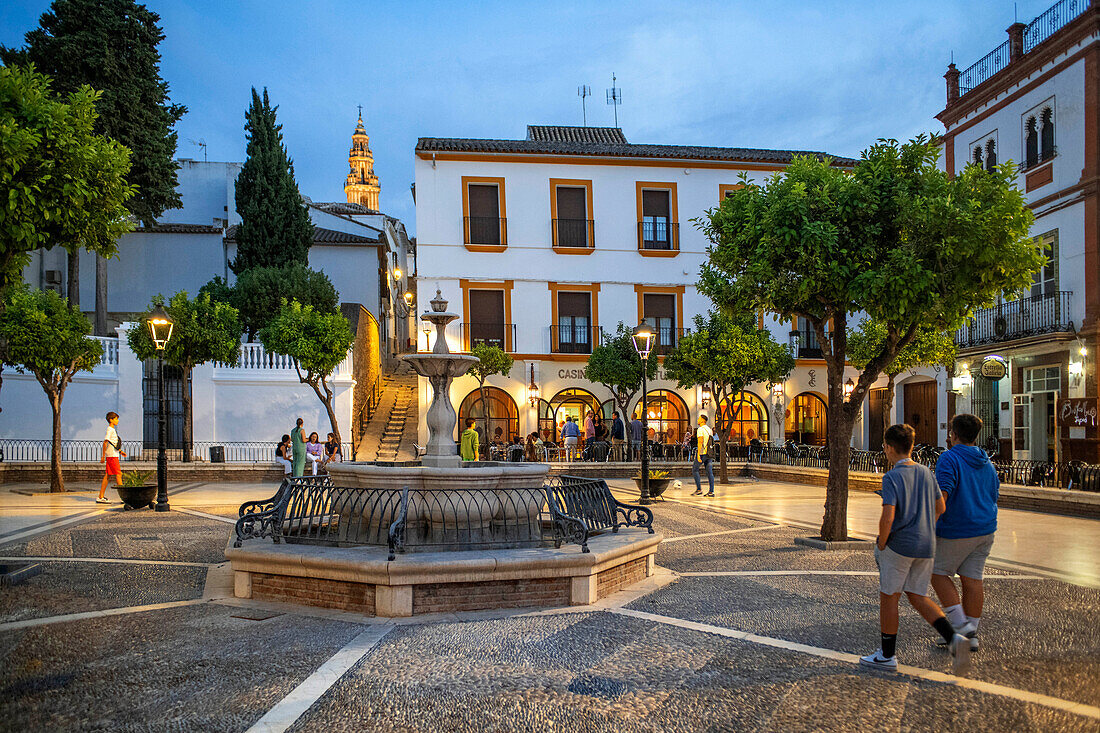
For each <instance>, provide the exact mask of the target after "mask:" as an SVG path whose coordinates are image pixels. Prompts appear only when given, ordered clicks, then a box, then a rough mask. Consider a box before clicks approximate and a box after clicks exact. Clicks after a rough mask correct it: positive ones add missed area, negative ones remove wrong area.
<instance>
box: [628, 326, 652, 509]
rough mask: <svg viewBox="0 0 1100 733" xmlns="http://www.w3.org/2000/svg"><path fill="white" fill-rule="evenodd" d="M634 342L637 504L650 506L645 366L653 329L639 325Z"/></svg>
mask: <svg viewBox="0 0 1100 733" xmlns="http://www.w3.org/2000/svg"><path fill="white" fill-rule="evenodd" d="M631 336H632V339H633V341H634V350H635V351H637V352H638V358H639V359H641V361H642V495H641V498H640V499H639V500H638V503H639V504H652V503H653V500H652V499H650V498H649V445H648V443H649V415H648V410H647V409H646V396H647V393H648V391H649V390H648V388H647V385H646V377H645V372H646V366H647V361H648V360H649V352H650V351H652V350H653V329H652V328H651V327H650V326H649V324H647V323H640V324H638V325H637V326H636V327H635V328H634V332H633V333H632V334H631Z"/></svg>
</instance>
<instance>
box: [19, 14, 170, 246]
mask: <svg viewBox="0 0 1100 733" xmlns="http://www.w3.org/2000/svg"><path fill="white" fill-rule="evenodd" d="M159 22H160V16H159V15H157V14H156V13H154V12H153V11H151V10H149V9H148V8H146V7H145V6H144V5H141V4H139V3H135V2H133V0H54V1H53V3H52V4H51V5H50V9H49V10H48V11H47V12H45V13H43V14H42V17H41V18H40V20H39V27H38V28H35V29H34V30H31V31H29V32H28V33H27V34H26V36H25V37H24V39H25V41H26V46H25V47H24V48H23V49H18V50H17V49H8V48H5V49H0V58H2V59H3V61H4V63H6V64H12V63H26V62H28V61H29V62H33V63H34V64H35V66H37V68H38V69H39V70H41V71H42V72H44V73H45V74H47V75H49V76H50V77H52V78H53V84H54V88H55V89H56V90H57V91H58V92H59V93H62V94H72V93H75V92H77V91H78V90H79V89H80V88H81V87H82V86H83V85H89V86H91V87H92V88H93V89H96V90H97V91H99V92H100V97H99V99H98V101H97V102H96V110H97V111H98V113H99V114H98V117H97V118H96V120H95V132H96V133H97V134H100V135H106V136H107V137H108V138H110V139H111V140H114V141H115V142H117V143H120V144H121V145H124V146H126V148H128V149H129V150H130V151H132V157H131V165H130V168H129V170H128V171H127V172H126V181H127V182H128V183H129V184H131V185H132V186H134V187H135V189H134V191H135V194H134V196H133V197H132V198H130V199H128V200H127V202H126V205H127V208H128V209H129V210H130V212H131V213H133V215H134V217H135V218H136V219H137V220H138V221H140V222H142V223H143V224H145V225H146V226H150V225H152V224H153V222H154V221H155V220H156V218H157V217H159V216H160V215H161V214H163V213H164V212H165V211H166V210H167V209H178V208H179V207H180V206H181V205H182V204H181V202H180V197H179V193H177V191H176V186H177V181H176V169H177V163H176V161H175V160H173V157H174V156H175V153H176V133H175V131H174V130H173V129H172V127H173V126H174V125H175V124H176V123H177V122H178V121H179V120H180V118H181V117H183V115H184V114H185V113H186V112H187V108H186V107H184V106H182V105H179V104H172V103H171V102H169V100H168V83H167V82H166V81H164V80H163V79H162V78H161V76H160V51H158V50H157V46H158V45H159V44H160V42H161V41H163V40H164V33H163V32H161V29H160V26H159V25H158V23H159Z"/></svg>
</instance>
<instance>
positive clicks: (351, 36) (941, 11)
mask: <svg viewBox="0 0 1100 733" xmlns="http://www.w3.org/2000/svg"><path fill="white" fill-rule="evenodd" d="M1051 2H1053V0H1019V2H1017V3H1015V6H1016V8H1017V9H1016V11H1015V12H1016V13H1017V14H1018V17H1019V18H1020V19H1021V20H1022V21H1024V22H1027V21H1028V20H1030V19H1031V18H1033V17H1035V16H1036V15H1038V14H1039V13H1041V12H1042V11H1043V10H1045V9H1046V8H1047V7H1048V6H1049V5H1050V4H1051ZM148 5H149V7H150V8H152V9H153V10H155V11H156V12H158V13H159V14H160V16H161V25H162V27H163V29H164V32H165V34H166V36H167V38H166V39H165V41H164V42H163V43H162V44H161V53H162V56H163V60H162V64H161V73H162V75H163V76H164V78H165V79H166V80H167V81H168V82H169V84H170V86H171V96H172V99H173V101H176V102H180V103H182V104H185V105H186V106H187V107H188V110H189V111H188V113H187V115H186V116H185V117H184V118H183V120H182V121H181V122H180V123H179V126H178V131H179V150H178V157H187V158H197V159H199V160H201V159H202V151H201V150H200V149H199V148H198V147H197V146H196V145H194V144H192V143H191V142H189V141H191V140H200V139H201V140H205V141H206V143H207V146H208V148H207V150H208V153H207V154H208V157H209V159H210V160H236V161H240V160H243V159H244V149H245V140H244V131H243V124H244V112H245V109H246V107H247V105H248V102H249V87H250V86H256V87H257V88H262V87H264V86H266V87H267V88H268V92H269V94H270V96H271V99H272V102H273V103H275V104H278V105H279V113H278V114H279V121H280V122H281V123H282V125H283V135H284V139H285V142H286V145H287V147H288V149H289V151H290V154H291V156H292V157H293V159H294V164H295V172H296V174H297V178H298V184H299V188H300V189H301V191H302V193H304V194H305V195H307V196H309V197H311V198H312V199H314V200H316V201H343V200H344V192H343V179H344V176H345V175H346V174H347V168H348V166H347V152H348V147H349V145H350V142H351V132H352V130H353V129H354V125H355V117H356V105H358V104H362V105H363V119H364V122H365V124H366V128H367V132H368V134H369V135H370V145H371V149H372V150H373V152H374V156H375V171H376V173H377V174H378V176H379V177H380V179H381V185H382V196H381V206H382V209H383V210H384V211H385V212H386V213H388V214H391V215H393V216H396V217H398V218H401V219H402V220H404V221H405V222H406V225H407V227H408V228H409V230H410V231H413V232H415V221H414V208H413V202H412V198H411V196H410V194H409V184H410V183H411V182H412V180H413V149H414V147H415V145H416V139H417V138H418V137H485V138H522V137H524V136H525V134H526V125H527V124H531V123H535V124H564V125H579V124H581V100H580V98H579V97H578V96H577V87H578V85H581V84H587V85H589V86H590V87H591V88H592V92H593V96H592V97H590V98H589V99H588V100H587V101H588V122H589V124H591V125H611V124H613V116H612V115H613V113H612V109H611V107H609V106H607V104H606V101H605V90H606V89H607V88H608V87H610V86H611V75H612V73H615V74H616V75H617V76H618V80H619V81H618V86H619V87H620V88H621V89H622V95H623V104H622V106H621V107H620V108H619V123H620V126H621V127H622V128H623V132H624V134H625V135H626V137H627V139H628V140H630V141H631V142H636V143H666V144H695V145H720V146H743V147H764V148H794V149H803V150H824V151H827V152H831V153H835V154H839V155H850V156H857V155H858V154H859V151H860V150H861V149H863V148H864V147H866V146H867V145H869V144H870V143H872V142H873V141H874V140H875V139H876V138H879V137H896V138H908V137H911V136H912V135H914V134H916V133H919V132H921V131H933V130H935V131H939V130H942V126H941V125H940V124H939V122H938V121H937V120H935V118H934V115H935V114H936V113H937V112H939V111H940V110H941V109H942V108H943V104H944V99H945V92H944V80H943V73H944V71H945V70H946V67H947V64H948V62H949V60H950V58H951V54H952V52H954V58H955V62H956V64H957V65H958V66H959V68H960V69H963V68H965V67H966V66H968V65H970V64H971V63H973V62H974V61H976V60H977V59H979V58H980V57H981V56H983V55H985V54H986V53H988V52H989V51H991V50H992V49H993V48H994V47H995V46H997V45H998V44H1000V43H1001V42H1002V41H1003V40H1004V39H1005V38H1006V37H1007V36H1006V34H1005V28H1007V27H1008V26H1009V25H1010V24H1011V23H1012V22H1013V17H1014V16H1013V13H1014V3H1012V2H1007V1H1004V0H998V1H997V2H975V1H963V2H921V1H918V2H912V1H910V2H885V1H880V2H812V3H810V2H807V3H760V2H742V1H740V0H736V1H731V0H725V1H724V2H691V3H687V2H668V0H664V1H663V2H648V1H646V0H632V1H631V2H591V1H589V2H563V1H561V0H559V1H557V2H551V3H544V2H539V3H528V2H485V3H469V2H462V3H458V2H455V3H446V2H415V1H404V2H362V1H361V2H342V1H341V2H338V1H336V0H312V1H311V2H280V1H278V0H268V1H266V2H259V1H256V0H228V1H227V0H222V1H221V2H205V1H203V2H199V1H190V2H181V1H178V0H173V1H171V2H163V1H156V0H154V1H153V2H150V3H148ZM48 6H49V2H48V0H34V1H31V0H14V1H12V0H9V1H8V2H6V3H2V4H0V43H2V44H4V45H9V46H11V45H20V44H21V43H22V38H23V34H24V33H25V32H26V31H27V30H29V29H30V28H32V27H34V26H36V25H37V22H38V17H39V15H40V14H41V13H42V12H43V11H44V10H46V9H47V8H48Z"/></svg>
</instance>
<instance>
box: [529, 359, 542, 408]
mask: <svg viewBox="0 0 1100 733" xmlns="http://www.w3.org/2000/svg"><path fill="white" fill-rule="evenodd" d="M527 402H528V404H530V405H531V407H538V406H539V386H538V385H537V384H535V365H534V364H532V365H531V381H530V383H528V385H527Z"/></svg>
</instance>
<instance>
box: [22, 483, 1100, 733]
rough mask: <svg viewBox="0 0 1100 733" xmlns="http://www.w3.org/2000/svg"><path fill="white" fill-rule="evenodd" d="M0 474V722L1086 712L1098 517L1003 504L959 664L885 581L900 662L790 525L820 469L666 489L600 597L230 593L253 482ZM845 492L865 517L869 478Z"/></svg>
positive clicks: (1063, 724) (409, 726)
mask: <svg viewBox="0 0 1100 733" xmlns="http://www.w3.org/2000/svg"><path fill="white" fill-rule="evenodd" d="M610 483H611V484H612V485H613V486H614V487H615V488H616V490H617V491H619V492H621V498H623V499H629V498H631V495H632V494H636V491H631V490H632V489H633V484H632V482H629V481H621V480H616V481H612V482H610ZM8 488H9V487H5V490H4V491H2V492H0V556H2V557H3V560H0V562H8V563H11V562H14V561H17V560H19V559H20V558H28V557H33V558H38V559H41V560H40V561H41V564H42V566H43V571H42V572H41V573H40V574H38V575H36V576H34V577H32V578H30V579H28V580H27V581H25V582H24V583H22V584H20V585H17V586H13V587H6V588H3V589H2V590H0V662H2V663H0V690H2V693H0V716H2V719H3V720H4V727H5V729H10V730H118V729H125V730H166V729H172V730H219V731H245V730H256V731H281V730H294V731H345V730H346V731H361V730H403V731H411V730H431V731H451V730H454V731H475V730H476V731H511V730H537V731H551V730H552V731H590V730H608V731H612V730H614V731H634V730H639V731H642V730H677V729H678V730H702V731H710V730H765V731H790V730H853V729H870V730H918V729H920V730H928V729H936V728H940V729H956V730H1091V731H1096V730H1100V707H1097V701H1098V700H1100V638H1097V637H1098V635H1097V633H1096V631H1097V626H1098V623H1100V622H1098V621H1097V619H1098V618H1100V577H1098V570H1097V566H1098V565H1100V563H1098V562H1097V560H1098V558H1100V531H1098V530H1100V522H1097V521H1094V520H1083V519H1074V518H1070V517H1057V516H1052V515H1044V514H1036V513H1028V512H1021V511H1011V510H1002V512H1001V528H1000V531H999V534H998V538H997V545H996V547H995V549H994V553H993V554H994V556H995V557H996V558H997V560H996V561H995V563H994V565H995V567H994V568H993V569H992V570H991V576H990V578H989V582H988V583H987V606H986V612H985V615H984V618H983V623H982V630H981V641H982V648H981V651H980V652H978V653H977V654H976V655H975V656H974V668H973V670H972V672H971V674H970V676H969V677H968V678H967V679H959V678H955V677H952V676H950V675H949V674H947V673H946V672H947V670H948V669H949V664H948V659H947V655H946V653H945V652H943V651H942V650H940V649H938V648H937V647H935V645H934V644H933V638H934V634H933V632H932V631H931V630H930V629H929V628H928V627H927V626H926V625H925V624H924V623H923V622H922V621H921V620H920V619H919V617H918V616H917V615H916V614H915V613H914V612H913V611H912V610H911V609H909V608H908V607H907V606H906V605H905V604H903V605H902V619H901V628H900V634H899V645H898V656H899V661H900V662H901V663H902V665H903V666H902V668H901V670H900V671H899V672H898V673H897V674H888V673H882V672H872V671H866V670H863V669H860V668H858V667H857V666H856V658H857V656H858V655H859V654H861V653H866V652H867V651H870V650H872V649H873V648H874V647H875V646H876V645H877V643H878V632H877V595H876V592H877V583H876V577H875V570H874V561H873V559H872V558H871V554H870V552H869V551H867V550H858V551H857V550H853V551H834V552H821V551H816V550H811V549H808V548H804V547H801V546H796V545H795V544H794V542H793V540H794V538H795V537H798V536H806V535H808V534H810V533H811V532H810V531H808V529H807V527H812V526H813V525H814V524H815V523H816V520H817V518H818V517H819V516H820V511H821V503H822V501H823V489H820V488H814V487H807V486H800V485H793V484H774V483H771V484H769V483H764V482H746V483H736V484H733V485H729V486H721V487H719V492H718V493H719V497H718V498H717V499H712V500H707V499H700V498H698V497H691V496H689V495H688V494H689V491H688V490H687V488H686V487H685V488H684V489H681V490H670V492H669V495H668V500H667V501H663V502H659V503H658V504H656V505H655V506H654V513H655V522H654V523H655V526H656V527H657V529H658V531H659V532H661V533H662V534H663V535H664V536H665V542H664V543H663V544H662V545H661V546H660V548H659V549H658V554H657V563H658V565H659V566H660V568H661V570H660V572H658V574H657V575H655V576H654V577H653V578H650V579H648V580H647V581H646V582H645V583H644V584H642V585H641V586H639V587H636V588H635V589H632V590H630V591H625V592H622V593H619V594H617V595H615V596H612V597H610V598H608V599H604V600H601V601H600V602H599V603H598V604H596V605H595V606H591V607H584V608H583V609H576V608H574V609H539V610H521V611H512V612H474V613H465V614H457V615H455V614H447V615H442V614H441V615H437V616H424V617H416V618H414V619H405V620H398V621H396V622H395V621H392V620H384V619H371V618H365V617H362V616H358V615H356V614H351V613H346V612H337V611H323V610H317V609H305V608H300V607H292V606H285V605H279V604H270V603H259V602H253V601H241V600H237V599H233V598H232V597H231V596H232V590H231V587H232V582H231V577H230V576H229V574H228V572H227V566H226V565H225V562H224V554H223V552H224V549H225V545H226V542H227V540H228V537H229V533H230V531H231V529H232V527H231V522H232V517H235V516H236V510H237V505H239V503H240V502H241V501H243V500H245V499H247V498H257V497H263V496H269V495H270V494H271V493H272V491H273V489H274V487H273V486H271V485H266V486H262V485H237V484H220V485H219V484H197V483H190V484H177V485H175V486H174V487H173V509H174V511H173V512H171V513H169V514H155V513H153V512H151V511H138V512H124V511H122V509H121V506H120V505H118V504H114V505H111V506H110V507H108V508H106V509H103V508H100V507H97V506H96V505H95V504H94V503H93V500H94V493H80V492H74V493H71V494H67V495H64V496H60V497H55V496H48V495H42V494H37V495H24V494H18V493H14V492H12V491H8V490H6V489H8ZM77 488H79V487H77ZM111 495H113V491H112V492H111ZM850 514H851V527H852V531H853V534H856V535H857V536H858V535H863V536H867V535H869V533H870V532H872V531H873V529H874V521H875V517H876V515H877V502H876V497H875V496H873V495H870V494H856V493H853V495H852V497H851V512H850ZM1067 581H1072V582H1067Z"/></svg>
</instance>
